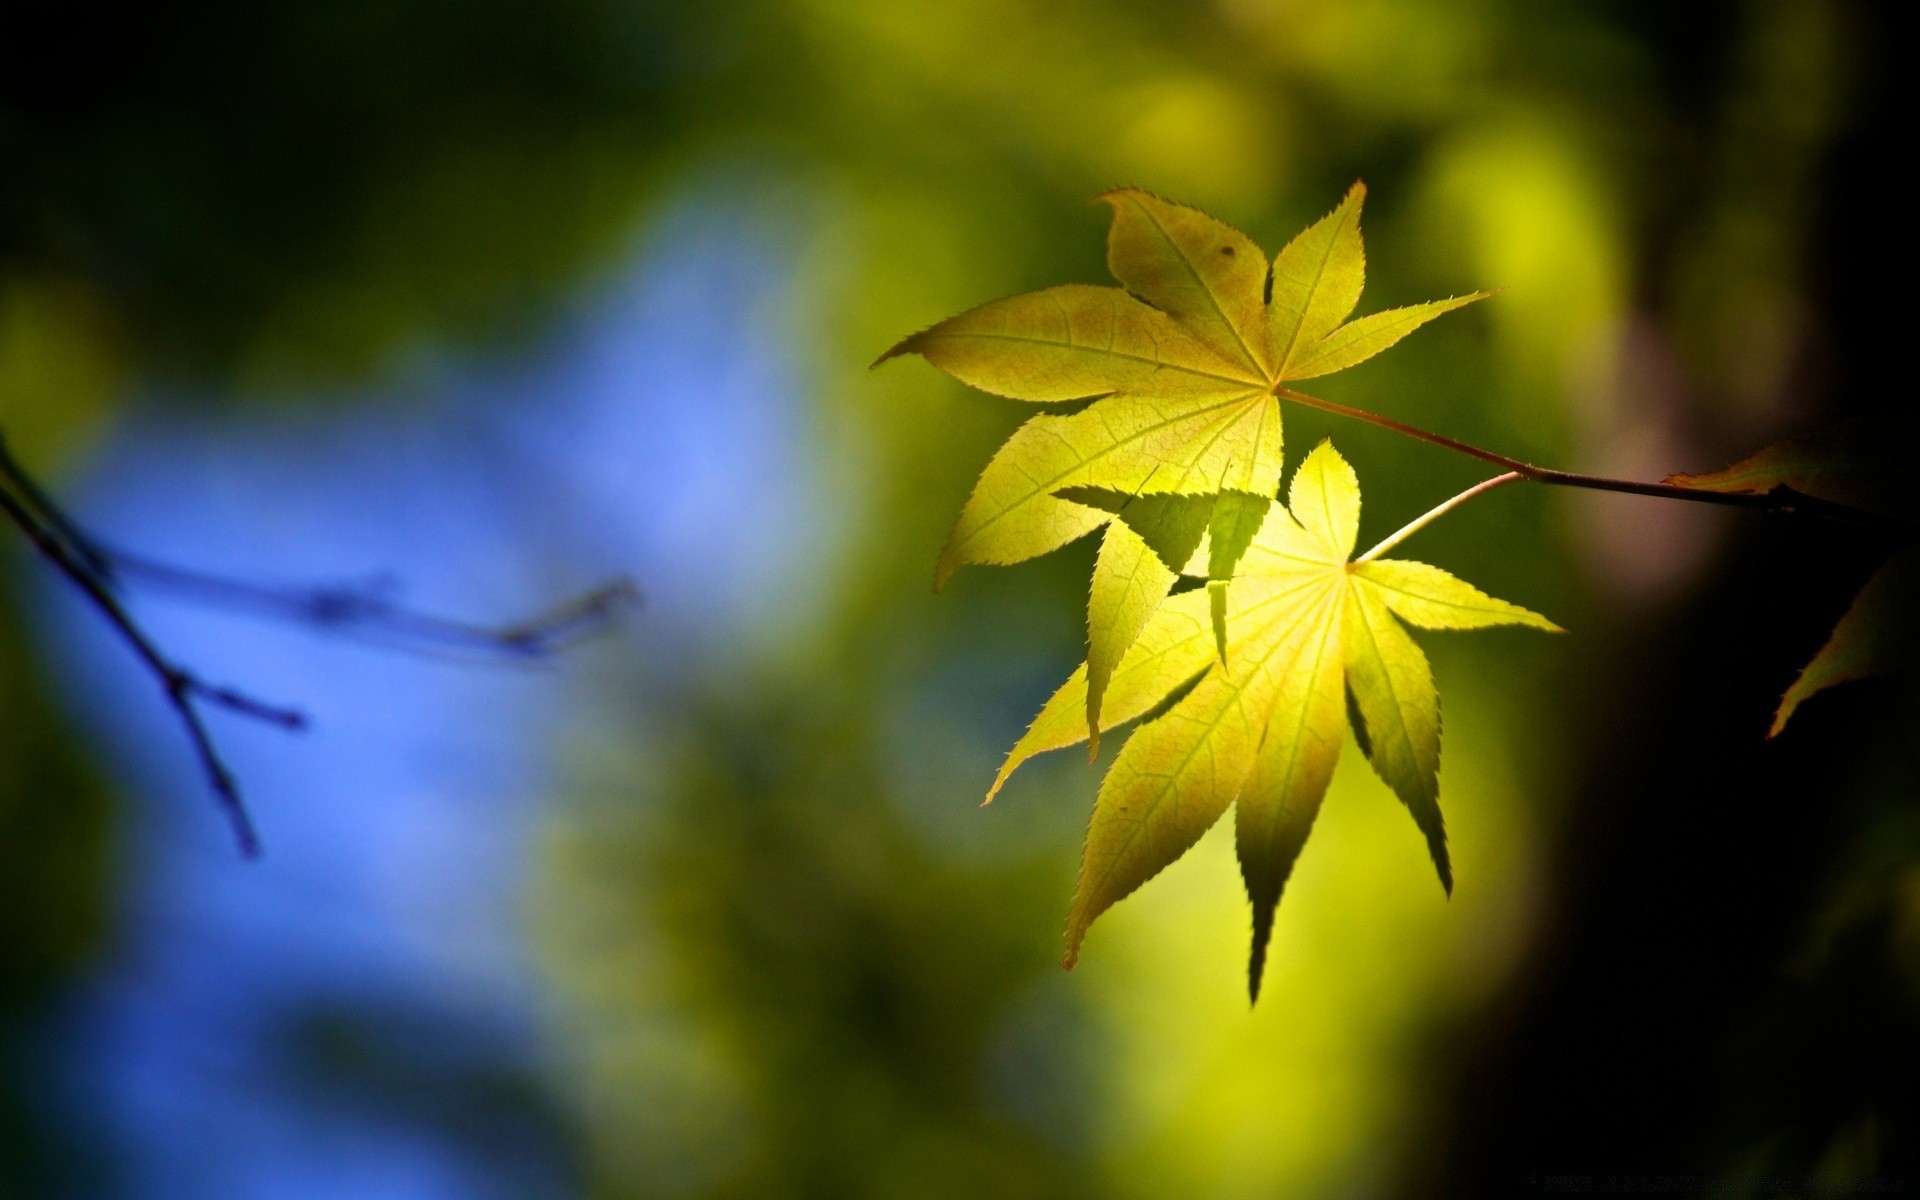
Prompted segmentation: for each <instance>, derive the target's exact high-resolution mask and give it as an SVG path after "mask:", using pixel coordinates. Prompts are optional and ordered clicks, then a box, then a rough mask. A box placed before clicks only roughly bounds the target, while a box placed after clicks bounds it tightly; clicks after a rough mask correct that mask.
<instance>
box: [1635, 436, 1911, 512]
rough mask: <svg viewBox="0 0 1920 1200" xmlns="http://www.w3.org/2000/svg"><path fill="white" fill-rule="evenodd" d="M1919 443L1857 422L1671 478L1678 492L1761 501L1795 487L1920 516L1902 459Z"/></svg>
mask: <svg viewBox="0 0 1920 1200" xmlns="http://www.w3.org/2000/svg"><path fill="white" fill-rule="evenodd" d="M1912 444H1913V441H1912V434H1911V433H1910V432H1909V431H1906V430H1903V429H1900V428H1896V427H1895V426H1894V425H1893V423H1891V422H1879V421H1857V422H1852V423H1850V424H1846V425H1841V426H1838V427H1836V428H1834V429H1827V430H1821V431H1819V432H1817V433H1811V434H1808V435H1806V436H1804V437H1797V438H1789V439H1787V440H1786V441H1782V442H1775V443H1774V444H1773V445H1771V446H1768V447H1767V448H1766V449H1764V450H1761V451H1760V452H1759V453H1757V454H1754V455H1751V456H1749V457H1747V458H1744V459H1742V460H1740V461H1739V462H1737V463H1735V464H1733V465H1732V466H1730V467H1727V468H1726V469H1724V470H1720V471H1708V472H1704V473H1702V474H1698V475H1669V476H1668V477H1667V482H1668V483H1671V484H1673V485H1675V486H1677V487H1685V488H1694V489H1696V490H1699V491H1704V492H1724V493H1728V494H1734V495H1750V496H1761V495H1765V494H1767V493H1768V492H1771V491H1773V490H1774V489H1775V488H1781V487H1784V488H1790V489H1792V490H1793V491H1796V492H1799V493H1800V494H1801V495H1803V496H1812V497H1814V498H1815V499H1819V500H1830V501H1832V502H1833V503H1835V504H1845V505H1848V506H1850V507H1852V508H1858V509H1862V510H1864V511H1866V512H1871V513H1879V514H1881V515H1882V516H1888V517H1904V518H1914V517H1916V516H1920V496H1917V495H1916V493H1915V491H1914V489H1913V488H1912V487H1911V486H1910V485H1907V484H1906V483H1905V479H1904V473H1903V472H1902V470H1901V467H1902V463H1901V461H1900V455H1901V454H1902V453H1903V452H1905V451H1906V450H1908V449H1909V448H1910V447H1911V446H1912Z"/></svg>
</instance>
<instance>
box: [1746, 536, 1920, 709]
mask: <svg viewBox="0 0 1920 1200" xmlns="http://www.w3.org/2000/svg"><path fill="white" fill-rule="evenodd" d="M1916 614H1920V550H1913V549H1908V550H1905V551H1902V552H1901V553H1899V554H1896V555H1894V556H1893V558H1891V559H1889V560H1888V561H1887V562H1886V563H1885V564H1884V565H1883V566H1881V568H1880V569H1879V570H1878V571H1876V572H1874V574H1873V578H1871V579H1869V580H1867V585H1866V586H1865V587H1863V588H1861V589H1860V594H1859V595H1857V596H1855V597H1854V598H1853V604H1852V605H1851V606H1850V607H1849V608H1848V609H1847V611H1846V615H1844V616H1842V617H1841V618H1840V623H1839V624H1838V625H1835V626H1834V627H1833V633H1832V635H1831V636H1829V637H1828V638H1827V641H1826V644H1825V645H1823V646H1821V647H1820V649H1819V651H1818V652H1817V653H1816V654H1815V655H1814V656H1813V661H1812V662H1810V663H1808V664H1807V665H1806V666H1805V667H1804V668H1802V669H1801V671H1800V674H1799V676H1798V677H1796V678H1795V679H1794V681H1793V683H1792V685H1791V686H1789V687H1788V688H1787V692H1786V695H1784V696H1782V697H1781V698H1780V707H1779V709H1778V710H1776V711H1775V712H1774V715H1773V726H1772V728H1770V729H1768V730H1767V736H1768V737H1776V736H1778V735H1779V733H1780V731H1781V730H1783V729H1785V728H1786V727H1787V722H1788V721H1790V720H1792V719H1793V714H1794V713H1796V712H1798V711H1799V709H1800V706H1801V705H1802V704H1804V703H1806V702H1807V700H1808V699H1810V698H1811V697H1813V696H1814V695H1815V694H1817V693H1819V692H1823V691H1825V690H1826V689H1828V688H1830V687H1832V686H1834V685H1835V684H1838V683H1847V682H1849V681H1851V680H1855V679H1866V678H1870V677H1872V676H1876V675H1911V674H1912V673H1914V671H1915V669H1916V667H1920V652H1916V646H1915V643H1914V634H1913V622H1914V618H1915V615H1916Z"/></svg>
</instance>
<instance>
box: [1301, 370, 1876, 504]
mask: <svg viewBox="0 0 1920 1200" xmlns="http://www.w3.org/2000/svg"><path fill="white" fill-rule="evenodd" d="M1273 394H1274V395H1275V396H1277V397H1279V398H1280V399H1282V400H1291V401H1293V402H1294V403H1296V404H1304V405H1306V406H1307V407H1308V408H1317V409H1319V410H1320V411H1322V412H1329V413H1332V414H1334V415H1335V416H1340V417H1347V418H1350V419H1352V420H1355V421H1365V422H1366V423H1367V424H1369V425H1378V426H1379V427H1380V428H1382V429H1390V430H1392V431H1393V432H1395V433H1398V434H1401V435H1403V436H1405V437H1410V438H1413V439H1415V440H1417V441H1422V442H1428V443H1431V444H1432V445H1435V446H1440V447H1442V448H1444V449H1447V450H1452V451H1453V452H1454V453H1456V454H1464V455H1466V456H1468V457H1469V458H1477V459H1479V460H1480V461H1481V462H1486V463H1492V464H1493V465H1494V466H1496V467H1505V468H1506V469H1507V470H1508V471H1510V472H1512V473H1513V474H1514V475H1517V476H1519V477H1520V478H1521V479H1524V480H1526V481H1527V482H1528V483H1544V484H1548V485H1550V486H1553V487H1571V488H1585V489H1587V490H1590V491H1597V492H1623V493H1625V494H1627V495H1630V496H1654V497H1657V498H1659V499H1662V500H1686V501H1689V502H1691V503H1694V504H1718V505H1721V506H1723V507H1727V508H1751V509H1758V510H1760V511H1762V512H1778V513H1807V514H1809V515H1812V516H1817V517H1825V518H1827V519H1828V520H1832V521H1843V522H1846V523H1847V524H1850V525H1864V526H1869V527H1873V528H1881V529H1897V530H1902V531H1906V532H1909V533H1910V532H1912V527H1911V526H1910V525H1909V524H1908V523H1907V522H1905V521H1901V520H1898V519H1896V518H1893V517H1888V516H1884V515H1882V514H1880V513H1875V512H1868V511H1867V510H1865V509H1860V508H1855V507H1853V506H1852V505H1850V504H1840V503H1837V502H1835V501H1832V500H1822V499H1820V498H1818V497H1816V496H1808V495H1805V494H1803V493H1801V492H1797V491H1794V490H1793V489H1792V488H1789V487H1785V486H1776V487H1774V488H1772V489H1770V490H1768V491H1765V492H1710V491H1707V490H1705V489H1702V488H1689V487H1681V486H1680V485H1678V484H1673V483H1642V482H1640V481H1639V480H1635V479H1611V478H1608V477H1607V476H1604V475H1583V474H1581V473H1579V472H1577V471H1556V470H1554V469H1553V468H1551V467H1536V466H1534V465H1533V464H1532V463H1529V462H1522V461H1521V460H1519V459H1517V458H1510V457H1508V456H1507V455H1505V454H1498V453H1495V452H1494V451H1492V450H1483V449H1481V448H1480V447H1479V446H1475V445H1471V444H1469V443H1467V442H1462V441H1457V440H1455V439H1453V438H1450V437H1447V436H1445V435H1444V434H1438V433H1434V432H1432V431H1430V430H1426V429H1421V428H1420V427H1419V426H1417V425H1408V424H1407V423H1405V422H1404V421H1396V420H1394V419H1393V418H1392V417H1383V416H1381V415H1380V414H1379V413H1376V412H1368V411H1367V410H1366V409H1364V408H1353V407H1351V406H1349V405H1345V404H1339V403H1336V402H1334V401H1332V400H1323V399H1321V398H1320V397H1318V396H1310V395H1308V394H1307V393H1305V392H1296V391H1294V390H1293V389H1292V388H1285V387H1275V388H1274V389H1273Z"/></svg>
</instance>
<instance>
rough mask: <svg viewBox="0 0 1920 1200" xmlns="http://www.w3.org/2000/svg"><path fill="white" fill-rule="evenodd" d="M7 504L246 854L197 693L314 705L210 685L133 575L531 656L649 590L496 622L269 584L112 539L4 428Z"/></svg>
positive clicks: (280, 713) (264, 609) (392, 635)
mask: <svg viewBox="0 0 1920 1200" xmlns="http://www.w3.org/2000/svg"><path fill="white" fill-rule="evenodd" d="M0 512H4V514H5V515H6V517H7V519H8V520H9V521H10V522H11V523H12V524H13V525H14V527H15V528H17V529H18V530H19V531H20V533H21V535H22V536H23V537H25V538H26V540H27V542H28V544H29V545H31V546H32V547H33V549H34V551H35V552H36V553H38V554H39V555H40V557H41V558H42V559H44V560H45V561H46V562H47V563H48V564H50V565H51V566H52V567H53V568H54V570H56V571H58V572H59V573H60V575H61V576H62V577H64V578H65V579H66V580H67V581H68V582H69V583H71V584H72V585H73V586H74V588H75V589H77V590H78V591H79V592H80V594H81V595H82V596H83V597H85V598H86V600H87V601H88V602H89V603H90V604H92V606H93V607H94V608H95V610H97V611H98V612H99V613H100V615H101V616H102V617H103V618H105V620H106V622H107V624H108V625H109V626H111V627H112V628H113V630H114V631H115V632H116V633H117V634H118V635H119V636H120V639H121V640H122V641H123V642H125V643H126V644H127V646H128V648H129V649H131V650H132V651H133V654H134V657H136V658H137V659H139V660H140V662H141V663H142V665H144V666H145V667H146V668H147V670H148V671H149V672H151V673H152V675H153V676H154V678H155V679H156V680H157V681H158V682H159V684H160V688H161V692H162V694H163V695H164V696H165V697H166V701H167V704H168V705H169V707H171V708H172V709H173V711H174V713H175V714H176V715H177V716H178V717H179V719H180V723H181V725H182V727H183V728H184V729H185V730H186V734H187V740H188V742H189V743H190V744H191V745H192V747H193V750H194V754H195V756H196V757H197V758H198V759H199V761H200V767H201V770H202V773H203V774H204V775H205V776H206V779H207V785H208V787H209V788H210V789H211V790H212V791H213V794H214V796H215V798H216V799H217V800H218V802H219V804H220V807H221V810H222V811H223V812H225V814H226V816H227V820H228V823H229V824H230V825H231V826H232V827H233V833H234V839H235V841H236V842H238V844H239V847H240V852H241V853H242V854H243V855H245V856H246V857H248V858H253V857H256V856H258V854H259V853H260V838H259V834H258V832H257V830H256V829H255V827H254V824H253V820H252V818H251V817H250V816H249V814H248V812H247V807H246V804H245V802H244V801H243V800H242V799H241V795H240V788H239V784H238V782H237V781H236V779H235V778H234V774H233V772H232V770H231V769H230V768H229V767H228V766H227V764H226V761H225V760H224V759H223V758H222V757H221V755H220V751H219V748H218V747H217V746H216V745H215V743H214V740H213V736H212V734H211V733H210V732H209V731H208V729H207V727H206V724H205V722H204V721H203V720H202V718H201V715H200V711H199V709H198V707H197V706H196V701H201V702H205V703H208V704H212V705H215V706H217V707H220V708H224V709H227V710H228V711H230V712H234V713H238V714H239V715H241V716H244V717H250V718H252V719H254V720H257V721H262V722H265V723H267V724H270V725H274V726H277V727H279V728H281V729H286V730H292V731H298V730H303V729H305V728H306V727H307V717H306V714H304V713H302V712H300V711H299V710H297V709H292V708H287V707H283V706H281V705H277V704H270V703H267V702H265V701H262V700H259V699H256V698H255V697H253V696H250V695H248V694H247V693H245V692H242V691H240V690H239V689H237V688H232V687H226V686H220V685H214V684H209V683H207V682H206V681H204V680H202V679H201V678H200V677H199V676H197V675H195V674H194V673H193V672H191V671H189V670H188V669H186V668H185V667H183V666H181V665H180V664H179V663H176V662H174V661H173V660H172V659H171V658H169V657H168V656H167V655H166V654H165V653H163V652H162V651H161V650H160V648H159V646H158V645H157V644H156V643H155V642H154V641H153V639H152V638H151V637H150V636H148V634H147V633H146V632H145V630H143V629H142V628H141V627H140V625H139V623H138V622H136V621H135V620H134V619H133V617H132V615H131V614H130V613H129V612H128V611H127V609H126V607H125V606H124V605H123V604H122V603H121V601H120V598H119V595H118V591H119V589H120V588H121V587H122V586H124V585H125V584H126V583H128V582H132V581H135V580H140V581H145V582H148V583H152V584H157V585H159V586H161V587H166V588H171V589H172V590H175V591H177V592H182V593H185V594H188V595H191V596H194V597H195V598H197V599H200V600H203V601H210V602H213V603H220V604H227V605H230V606H234V607H239V608H250V609H253V610H255V611H258V612H261V613H264V614H266V615H269V616H276V617H280V618H283V619H291V620H297V621H304V622H308V623H311V624H314V625H317V626H320V627H322V628H325V629H329V630H342V631H348V632H356V633H361V634H363V635H371V636H374V637H376V638H384V639H386V640H388V641H390V642H396V643H400V644H413V645H423V644H424V645H434V646H440V647H452V648H456V649H461V648H464V649H469V650H487V651H491V652H494V653H504V654H508V655H511V656H514V657H523V658H537V657H543V656H546V655H549V654H552V653H555V652H557V651H560V650H564V649H566V648H567V647H569V646H572V645H574V644H575V643H577V642H579V641H580V640H582V639H583V638H586V637H588V636H591V635H592V634H594V633H597V632H599V631H601V630H603V629H605V628H606V627H607V626H609V625H610V624H612V623H613V622H614V621H616V620H617V619H618V618H619V617H620V616H621V614H622V613H624V612H625V611H627V610H629V609H631V608H632V607H634V606H636V605H637V604H638V603H639V602H640V598H641V597H640V592H639V589H638V588H636V587H635V586H634V585H633V583H632V582H631V581H628V580H624V579H623V580H617V581H615V582H613V583H610V584H607V585H605V586H603V587H600V588H597V589H595V590H594V591H592V592H590V593H588V594H587V595H585V596H582V597H580V598H579V599H577V600H573V601H570V602H568V603H566V604H564V605H561V606H560V607H559V608H557V609H555V610H554V611H553V612H551V613H548V614H546V615H543V616H541V617H537V618H535V619H533V620H529V621H525V622H521V623H518V624H514V625H508V626H505V627H502V628H497V629H490V628H486V627H483V626H478V625H472V624H468V623H465V622H461V621H453V620H448V619H446V618H443V617H436V616H433V615H431V614H427V613H420V612H415V611H412V610H410V609H406V608H402V607H400V606H398V605H395V604H393V603H392V602H391V601H389V600H387V599H386V598H385V597H383V596H379V595H377V594H374V593H373V592H371V591H364V590H355V589H352V588H306V589H300V588H276V587H268V586H263V585H259V584H251V583H244V582H240V581H237V580H231V579H225V578H222V577H219V576H215V575H209V574H204V573H201V572H197V571H191V570H187V569H184V568H180V567H174V566H170V565H167V564H164V563H158V562H154V561H152V560H150V559H145V558H141V557H138V556H136V555H131V554H126V553H124V552H121V551H117V550H111V549H108V548H107V547H105V546H104V545H103V544H102V543H100V542H99V541H98V540H96V539H95V538H93V537H92V536H91V535H89V534H88V533H87V532H86V531H85V530H83V529H82V528H81V527H80V525H79V524H78V523H77V522H75V521H74V520H72V519H71V518H70V517H68V516H67V514H66V513H65V512H63V511H62V510H61V509H60V507H59V506H58V505H57V504H55V503H54V502H53V500H52V498H51V497H49V496H48V495H47V493H46V492H45V491H44V490H43V489H42V488H40V486H39V485H38V484H37V483H36V482H35V481H34V479H33V477H32V476H31V475H29V474H28V473H27V472H26V470H25V469H24V468H23V467H22V466H21V465H20V463H19V462H18V461H17V460H16V459H15V458H14V457H13V454H12V452H11V451H10V450H9V449H8V448H7V444H6V438H5V436H4V434H0Z"/></svg>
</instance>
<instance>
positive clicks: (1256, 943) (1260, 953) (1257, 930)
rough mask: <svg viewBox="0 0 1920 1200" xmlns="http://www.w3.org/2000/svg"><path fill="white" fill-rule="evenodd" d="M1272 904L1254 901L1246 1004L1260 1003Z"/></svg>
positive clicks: (1272, 910) (1271, 937) (1270, 928)
mask: <svg viewBox="0 0 1920 1200" xmlns="http://www.w3.org/2000/svg"><path fill="white" fill-rule="evenodd" d="M1274 907H1275V906H1274V905H1272V904H1261V903H1259V902H1257V901H1256V902H1255V903H1254V906H1253V945H1252V947H1251V948H1250V949H1249V950H1248V951H1247V1006H1248V1007H1249V1008H1251V1007H1253V1006H1254V1005H1256V1004H1258V1003H1260V984H1261V981H1262V979H1263V978H1264V977H1265V976H1266V973H1267V946H1268V944H1269V943H1270V942H1271V941H1272V940H1273V913H1274Z"/></svg>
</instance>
